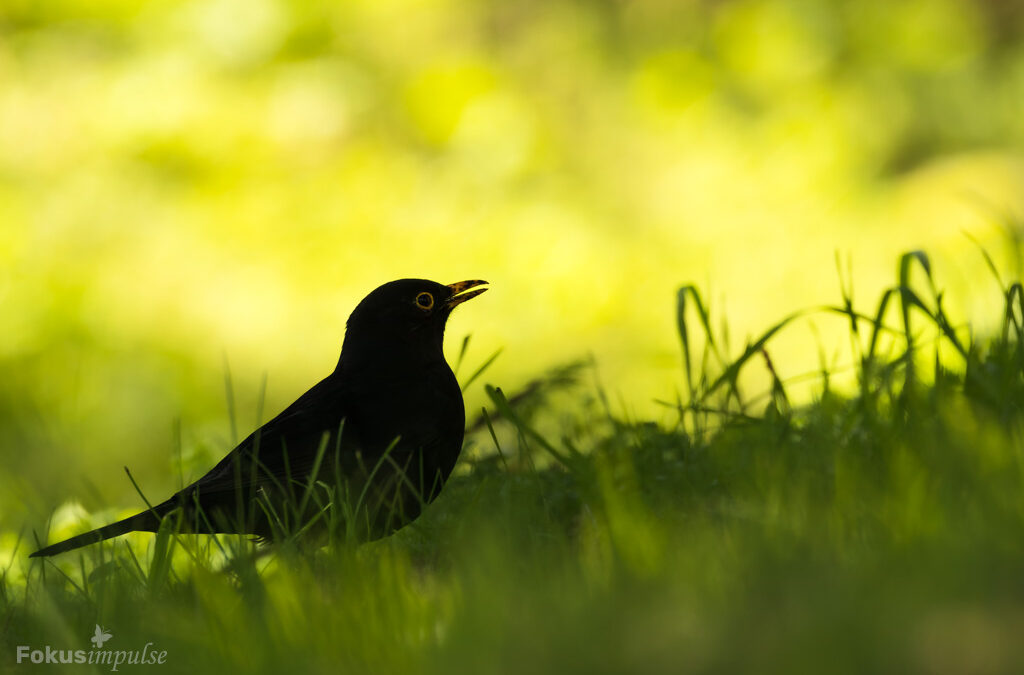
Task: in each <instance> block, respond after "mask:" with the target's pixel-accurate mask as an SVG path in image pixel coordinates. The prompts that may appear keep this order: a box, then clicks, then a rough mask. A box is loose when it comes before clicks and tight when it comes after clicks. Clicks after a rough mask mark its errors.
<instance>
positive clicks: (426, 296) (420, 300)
mask: <svg viewBox="0 0 1024 675" xmlns="http://www.w3.org/2000/svg"><path fill="white" fill-rule="evenodd" d="M416 306H417V307H419V308H420V309H424V310H429V309H432V308H433V307H434V296H432V295H431V294H430V293H427V292H426V291H424V292H423V293H420V294H419V295H417V296H416Z"/></svg>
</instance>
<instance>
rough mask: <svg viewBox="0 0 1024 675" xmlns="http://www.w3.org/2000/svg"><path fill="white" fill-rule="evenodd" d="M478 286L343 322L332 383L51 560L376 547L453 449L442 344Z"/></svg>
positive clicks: (366, 309)
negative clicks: (100, 552) (215, 546)
mask: <svg viewBox="0 0 1024 675" xmlns="http://www.w3.org/2000/svg"><path fill="white" fill-rule="evenodd" d="M486 283H487V282H485V281H479V280H472V281H460V282H457V283H454V284H449V285H442V284H439V283H436V282H433V281H428V280H426V279H400V280H398V281H392V282H390V283H386V284H384V285H383V286H380V287H379V288H377V289H376V290H374V291H373V292H371V293H370V294H369V295H367V296H366V297H365V298H364V299H363V300H362V301H361V302H360V303H359V304H358V305H357V306H356V308H355V310H353V312H352V314H351V315H350V316H349V319H348V324H347V329H346V331H345V339H344V342H343V344H342V349H341V358H340V359H339V360H338V364H337V366H336V367H335V369H334V371H333V372H332V373H331V374H330V375H328V376H327V377H326V378H324V379H323V380H321V381H320V382H318V383H317V384H316V385H315V386H313V388H312V389H310V390H309V391H307V392H306V393H305V394H303V395H302V396H300V397H299V398H298V399H297V400H296V401H295V402H294V403H292V404H291V405H289V406H288V407H287V408H285V409H284V411H282V412H281V413H280V414H279V415H277V416H276V417H274V418H273V419H272V420H270V421H269V422H267V423H266V424H264V425H263V426H262V427H260V428H259V429H257V430H256V431H254V432H253V433H252V434H250V435H249V437H248V438H246V439H245V440H243V441H242V442H241V443H239V444H238V446H237V447H236V448H235V449H234V450H232V451H231V452H230V453H229V454H228V455H227V456H226V457H224V459H222V460H221V461H220V462H219V463H218V464H217V465H216V466H214V467H213V469H211V470H210V471H209V472H208V473H207V474H206V475H204V476H203V477H202V478H200V479H198V480H197V481H195V482H194V483H192V484H191V485H189V486H188V487H185V488H184V489H182V490H180V491H179V492H177V493H176V494H174V495H173V496H172V497H170V498H169V499H167V500H166V501H164V502H161V503H159V504H156V505H154V506H152V507H151V508H148V509H146V510H144V511H142V512H140V513H137V514H135V515H133V516H130V517H128V518H125V519H124V520H120V521H117V522H115V523H111V524H110V525H106V526H104V527H100V528H98V529H95V530H92V531H90V532H86V533H84V534H80V535H78V536H75V537H71V538H70V539H66V540H64V541H61V542H58V543H55V544H51V545H49V546H46V547H44V548H41V549H39V550H38V551H36V552H35V553H32V554H31V556H30V557H38V556H51V555H55V554H57V553H62V552H64V551H69V550H72V549H75V548H79V547H81V546H86V545H89V544H93V543H96V542H99V541H103V540H105V539H109V538H111V537H116V536H118V535H121V534H125V533H127V532H132V531H142V532H156V531H158V529H159V528H160V525H161V522H162V521H163V520H164V519H165V518H167V517H169V516H170V517H174V518H177V519H178V520H176V521H175V522H174V523H173V525H174V526H175V528H176V529H178V530H180V531H190V532H196V533H206V534H214V533H230V534H249V535H255V536H257V537H259V538H261V539H269V540H275V539H280V538H282V537H286V536H290V535H292V534H295V533H302V532H305V531H306V530H307V528H308V529H314V530H317V531H320V532H323V531H325V530H326V531H330V530H331V529H337V528H340V527H344V528H346V529H345V532H346V533H348V534H349V535H352V536H354V537H356V538H357V539H358V540H368V539H373V538H378V537H381V536H385V535H387V534H390V533H392V532H394V531H395V530H397V529H399V528H401V527H402V526H404V525H406V524H408V523H409V522H411V521H412V520H414V519H415V518H416V517H417V516H418V515H419V513H420V511H421V510H422V508H423V506H424V505H426V504H429V503H430V502H431V501H433V500H434V498H436V497H437V495H438V493H439V492H440V490H441V487H442V485H443V484H444V482H445V480H447V478H448V476H449V475H450V474H451V471H452V469H453V468H454V467H455V463H456V461H457V460H458V457H459V452H460V451H461V449H462V439H463V433H464V430H465V409H464V406H463V402H462V392H461V390H460V388H459V384H458V382H457V381H456V379H455V375H454V374H453V373H452V370H451V368H450V367H449V366H448V363H447V362H446V361H445V358H444V352H443V351H442V343H443V339H444V329H445V324H446V322H447V320H448V317H449V316H450V315H451V313H452V310H453V309H455V307H456V306H458V305H459V304H461V303H463V302H465V301H466V300H469V299H470V298H473V297H475V296H477V295H479V294H480V293H483V292H484V291H486V290H487V289H486V288H477V287H478V286H481V285H482V284H486Z"/></svg>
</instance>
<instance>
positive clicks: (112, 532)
mask: <svg viewBox="0 0 1024 675" xmlns="http://www.w3.org/2000/svg"><path fill="white" fill-rule="evenodd" d="M173 506H174V505H173V504H172V503H171V502H164V503H163V504H160V505H158V506H156V507H154V508H153V509H152V510H147V511H143V512H142V513H136V514H135V515H134V516H128V517H127V518H125V519H124V520H119V521H117V522H116V523H111V524H110V525H104V526H103V527H100V528H97V529H95V530H91V531H89V532H86V533H84V534H79V535H77V536H74V537H71V538H70V539H65V540H64V541H59V542H57V543H56V544H50V545H49V546H44V547H43V548H41V549H39V550H38V551H36V552H35V553H31V554H29V556H28V557H29V558H41V557H45V556H51V555H57V554H58V553H63V552H64V551H70V550H72V549H76V548H80V547H82V546H88V545H89V544H95V543H96V542H98V541H103V540H104V539H110V538H111V537H117V536H119V535H122V534H125V533H127V532H156V531H157V529H158V528H159V527H160V520H161V518H162V517H163V516H164V515H165V514H166V513H167V512H168V511H170V510H171V509H172V508H173Z"/></svg>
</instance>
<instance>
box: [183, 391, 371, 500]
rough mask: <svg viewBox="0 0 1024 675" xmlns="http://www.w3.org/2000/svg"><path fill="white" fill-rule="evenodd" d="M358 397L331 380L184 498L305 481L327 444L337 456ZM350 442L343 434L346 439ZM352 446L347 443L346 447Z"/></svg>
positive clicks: (262, 430)
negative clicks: (198, 493)
mask: <svg viewBox="0 0 1024 675" xmlns="http://www.w3.org/2000/svg"><path fill="white" fill-rule="evenodd" d="M351 409H352V395H351V392H350V391H349V388H348V387H346V386H345V384H344V381H343V380H342V378H338V377H334V376H329V377H327V378H326V379H324V380H321V381H320V382H319V383H317V384H316V385H315V386H314V387H313V388H312V389H310V390H309V391H307V392H306V393H305V394H303V395H302V396H300V397H299V398H298V399H297V400H296V401H295V402H294V403H292V404H291V405H290V406H288V407H287V408H285V410H284V411H282V412H281V413H280V414H279V415H278V416H277V417H275V418H273V419H272V420H270V421H269V422H267V423H266V424H264V425H263V426H262V427H260V428H259V429H257V430H256V431H254V432H253V433H252V434H250V435H249V437H248V438H246V439H245V440H243V441H242V442H241V443H239V444H238V446H237V447H236V448H235V449H234V450H232V451H231V452H230V453H228V455H227V456H226V457H224V459H222V460H221V461H220V462H218V464H217V465H216V466H215V467H213V469H211V470H210V471H209V472H208V473H207V474H206V475H205V476H203V477H202V478H200V479H199V480H197V481H196V482H195V483H193V484H192V485H190V486H189V487H187V488H185V489H184V490H182V492H181V493H179V495H185V496H190V495H191V494H192V493H193V492H194V491H199V492H200V493H201V494H204V495H211V494H216V493H220V492H233V491H235V490H236V489H238V488H243V489H245V488H252V487H254V486H257V485H263V484H266V483H267V482H268V481H274V480H276V481H280V483H281V484H282V485H283V484H284V483H285V482H287V481H288V480H289V478H291V479H293V480H304V479H305V478H306V477H308V476H309V474H310V472H311V471H312V469H313V466H314V464H315V463H316V460H317V455H318V453H319V451H320V449H321V447H322V444H324V443H326V444H327V446H326V447H325V448H324V453H325V455H326V454H328V453H330V454H333V453H334V451H335V450H336V445H335V444H336V443H337V442H338V432H339V429H341V427H342V423H343V420H344V419H345V417H346V416H347V414H348V413H349V411H350V410H351ZM344 437H345V434H344V432H342V438H344ZM349 445H350V444H348V443H346V448H347V447H348V446H349Z"/></svg>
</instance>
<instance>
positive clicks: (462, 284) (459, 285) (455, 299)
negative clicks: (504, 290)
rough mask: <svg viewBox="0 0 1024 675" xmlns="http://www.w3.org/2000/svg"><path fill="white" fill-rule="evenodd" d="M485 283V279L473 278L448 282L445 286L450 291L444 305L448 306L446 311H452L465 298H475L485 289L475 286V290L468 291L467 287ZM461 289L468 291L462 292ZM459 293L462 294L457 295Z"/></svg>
mask: <svg viewBox="0 0 1024 675" xmlns="http://www.w3.org/2000/svg"><path fill="white" fill-rule="evenodd" d="M486 283H487V282H486V281H481V280H480V279H474V280H473V281H457V282H455V283H454V284H448V286H447V288H448V290H449V291H451V292H452V294H451V295H450V296H448V301H447V302H446V303H445V305H446V306H447V307H448V311H449V312H450V311H452V310H453V309H455V307H456V306H457V305H461V304H462V303H464V302H465V301H466V300H469V299H470V298H475V297H476V296H478V295H480V294H481V293H483V292H484V291H486V290H487V289H486V288H477V289H476V290H475V291H469V289H471V288H474V287H476V286H480V285H482V284H486ZM463 291H469V292H468V293H463ZM460 293H462V295H459V294H460Z"/></svg>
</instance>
